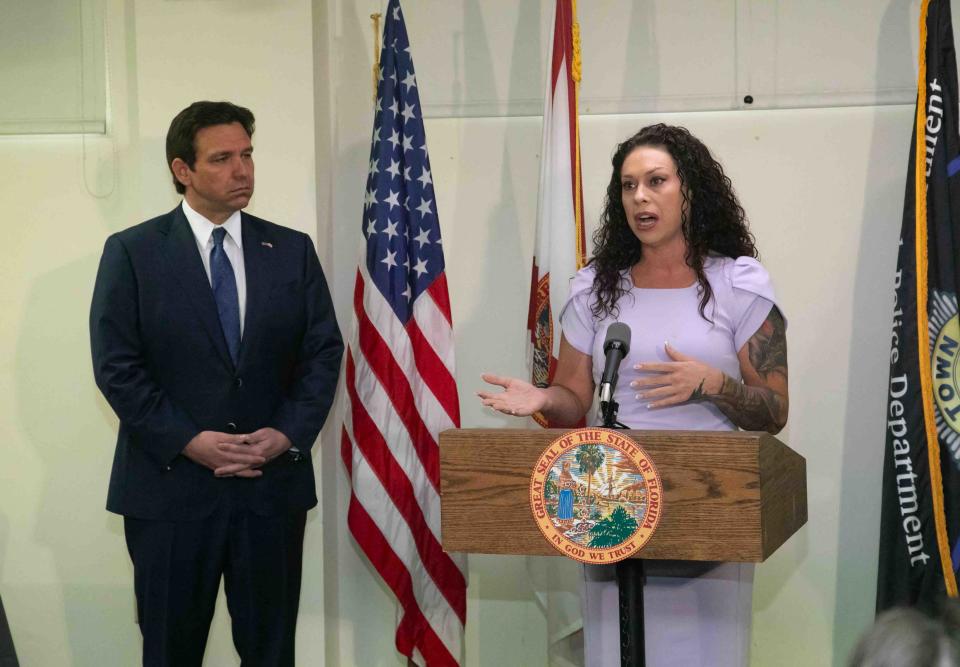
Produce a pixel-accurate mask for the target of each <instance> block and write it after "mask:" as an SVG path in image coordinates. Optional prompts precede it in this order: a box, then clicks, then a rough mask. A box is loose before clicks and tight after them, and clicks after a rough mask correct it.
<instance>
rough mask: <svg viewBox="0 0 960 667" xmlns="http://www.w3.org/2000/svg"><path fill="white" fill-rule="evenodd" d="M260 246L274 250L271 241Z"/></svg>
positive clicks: (261, 242) (261, 243)
mask: <svg viewBox="0 0 960 667" xmlns="http://www.w3.org/2000/svg"><path fill="white" fill-rule="evenodd" d="M260 245H262V246H263V247H264V248H273V244H272V243H270V242H269V241H260Z"/></svg>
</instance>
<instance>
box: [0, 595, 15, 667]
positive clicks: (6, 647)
mask: <svg viewBox="0 0 960 667" xmlns="http://www.w3.org/2000/svg"><path fill="white" fill-rule="evenodd" d="M19 664H20V663H19V662H18V661H17V652H16V651H15V650H14V648H13V637H11V636H10V626H9V625H7V615H6V614H5V613H3V602H2V601H0V667H18V666H19Z"/></svg>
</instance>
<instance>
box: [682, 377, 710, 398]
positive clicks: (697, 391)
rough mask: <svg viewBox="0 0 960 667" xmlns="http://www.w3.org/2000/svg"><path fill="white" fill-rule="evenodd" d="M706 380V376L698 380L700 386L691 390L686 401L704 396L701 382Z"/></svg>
mask: <svg viewBox="0 0 960 667" xmlns="http://www.w3.org/2000/svg"><path fill="white" fill-rule="evenodd" d="M706 381H707V378H703V379H702V380H700V386H699V387H697V388H696V389H694V390H693V393H691V394H690V398H688V399H687V400H688V401H697V400H700V399H701V398H703V396H704V392H703V383H704V382H706Z"/></svg>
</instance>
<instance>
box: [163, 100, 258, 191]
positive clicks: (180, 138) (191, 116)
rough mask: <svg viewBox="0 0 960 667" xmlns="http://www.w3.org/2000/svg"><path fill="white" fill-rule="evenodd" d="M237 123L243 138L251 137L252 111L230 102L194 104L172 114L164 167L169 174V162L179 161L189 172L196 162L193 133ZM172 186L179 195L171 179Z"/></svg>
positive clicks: (180, 188)
mask: <svg viewBox="0 0 960 667" xmlns="http://www.w3.org/2000/svg"><path fill="white" fill-rule="evenodd" d="M231 123H240V125H242V126H243V129H244V130H246V132H247V136H250V137H252V136H253V130H254V118H253V112H252V111H250V109H247V108H246V107H241V106H237V105H236V104H231V103H230V102H194V103H193V104H191V105H190V106H188V107H187V108H186V109H184V110H183V111H181V112H180V113H178V114H177V115H176V117H175V118H174V119H173V121H172V122H171V123H170V129H169V130H167V167H168V168H169V169H170V174H171V175H173V161H174V160H175V159H176V158H180V159H181V160H183V161H184V162H186V163H187V166H188V167H190V168H191V169H193V167H194V165H195V164H196V163H197V150H196V145H195V143H194V140H195V139H196V137H197V132H199V131H200V130H202V129H203V128H205V127H210V126H211V125H229V124H231ZM173 185H174V187H175V188H176V189H177V192H179V193H180V194H183V193H184V192H186V190H187V189H186V188H185V187H184V185H183V183H181V182H180V181H178V180H177V177H176V176H173Z"/></svg>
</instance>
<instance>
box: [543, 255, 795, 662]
mask: <svg viewBox="0 0 960 667" xmlns="http://www.w3.org/2000/svg"><path fill="white" fill-rule="evenodd" d="M703 269H704V273H705V274H706V276H707V280H708V281H709V282H710V287H711V288H712V289H713V297H712V298H711V300H710V302H709V303H708V304H707V308H706V310H705V314H706V315H707V317H708V318H709V319H710V320H711V321H707V320H706V319H704V318H703V317H701V315H700V293H699V286H698V285H697V284H696V283H695V284H694V285H691V286H690V287H684V288H679V289H641V288H638V287H634V286H633V281H632V279H631V277H630V273H629V271H625V272H624V273H623V276H622V280H623V284H624V287H625V288H627V289H628V290H629V291H628V292H627V293H626V294H625V295H623V296H622V297H621V298H620V300H619V302H618V305H619V309H620V312H619V313H618V314H617V317H612V316H608V317H606V318H604V319H602V320H598V319H596V318H595V317H594V316H593V313H592V312H591V305H592V304H593V303H594V302H595V296H594V294H593V279H594V276H595V271H594V269H593V267H587V268H585V269H583V270H581V271H579V272H578V273H577V275H576V276H575V277H574V278H573V281H572V284H571V286H570V297H569V299H568V300H567V303H566V304H565V305H564V307H563V310H562V311H561V314H560V322H561V327H562V329H563V334H564V336H565V337H566V339H567V341H568V342H569V343H570V344H571V345H572V346H573V347H574V348H575V349H577V350H579V351H580V352H583V353H584V354H588V355H590V356H591V357H592V361H593V379H594V382H595V383H599V381H600V374H601V373H602V372H603V364H604V354H603V341H604V339H605V337H606V333H607V328H608V327H609V326H610V325H611V324H613V323H614V322H616V321H620V322H623V323H625V324H627V325H628V326H629V327H630V330H631V334H632V336H631V343H630V353H629V355H628V356H627V358H626V359H625V360H624V362H623V363H622V364H621V366H620V380H619V383H618V384H617V390H616V394H615V396H614V397H615V399H616V401H617V402H618V403H619V404H620V413H619V421H621V422H622V423H624V424H626V425H627V426H629V427H630V428H635V429H657V430H669V429H684V430H716V431H721V430H733V429H735V428H736V427H735V426H734V425H733V423H732V422H731V421H730V420H729V419H727V417H726V416H725V415H724V414H723V413H722V412H720V410H719V409H718V408H717V407H716V406H714V405H713V404H712V403H710V402H708V401H693V402H689V403H683V404H680V405H676V406H671V407H667V408H654V409H651V408H648V407H647V406H646V402H644V401H638V400H637V399H636V398H635V395H636V389H634V388H632V387H631V386H630V382H631V381H632V380H634V379H636V378H638V377H641V373H640V372H638V371H636V370H634V369H633V367H634V366H635V365H636V364H638V363H640V362H644V361H648V362H649V361H670V359H669V357H667V355H666V352H665V351H664V342H665V341H667V342H669V343H670V345H671V346H672V347H673V348H674V349H676V350H679V351H680V352H682V353H684V354H686V355H689V356H692V357H694V358H696V359H698V360H700V361H702V362H704V363H707V364H709V365H710V366H713V367H714V368H719V369H720V370H722V371H723V372H724V373H726V374H727V375H729V376H730V377H732V378H734V379H735V380H739V379H741V375H740V363H739V360H738V359H737V351H738V350H740V349H741V348H742V347H743V345H744V344H745V343H746V342H747V341H748V340H749V339H750V338H751V337H752V336H753V335H754V334H755V333H756V332H757V330H758V329H759V328H760V325H762V324H763V322H764V320H765V319H766V318H767V316H768V315H769V313H770V309H771V308H772V307H773V306H774V304H775V302H776V301H775V298H774V294H773V286H772V285H771V282H770V276H769V274H768V273H767V271H766V270H765V269H764V268H763V267H762V266H761V265H760V263H759V262H757V261H756V260H755V259H753V258H750V257H738V258H737V259H735V260H734V259H730V258H728V257H719V256H711V257H709V258H708V259H707V260H706V261H705V262H704V267H703ZM663 567H664V566H663V565H661V564H658V562H657V561H649V562H648V574H649V575H650V576H648V578H647V585H646V587H645V588H644V616H645V627H646V653H647V665H649V667H659V666H660V665H680V664H682V665H691V666H693V665H711V666H720V665H730V666H734V665H737V666H741V665H746V664H747V663H748V651H749V639H750V620H751V600H752V584H753V566H752V565H750V564H739V563H728V564H723V565H718V566H715V567H711V566H709V565H708V566H704V567H701V568H700V571H699V572H697V573H696V574H693V573H691V572H690V571H689V569H688V570H684V568H682V567H681V568H680V574H681V575H686V576H657V571H658V568H660V569H662V568H663ZM584 579H585V585H584V588H583V592H582V597H581V607H582V610H583V616H584V619H586V622H585V623H584V645H585V664H587V665H589V666H591V667H607V665H619V664H620V658H619V623H618V608H617V588H616V581H615V579H614V578H613V568H612V567H609V566H607V567H604V566H586V567H585V568H584Z"/></svg>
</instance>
